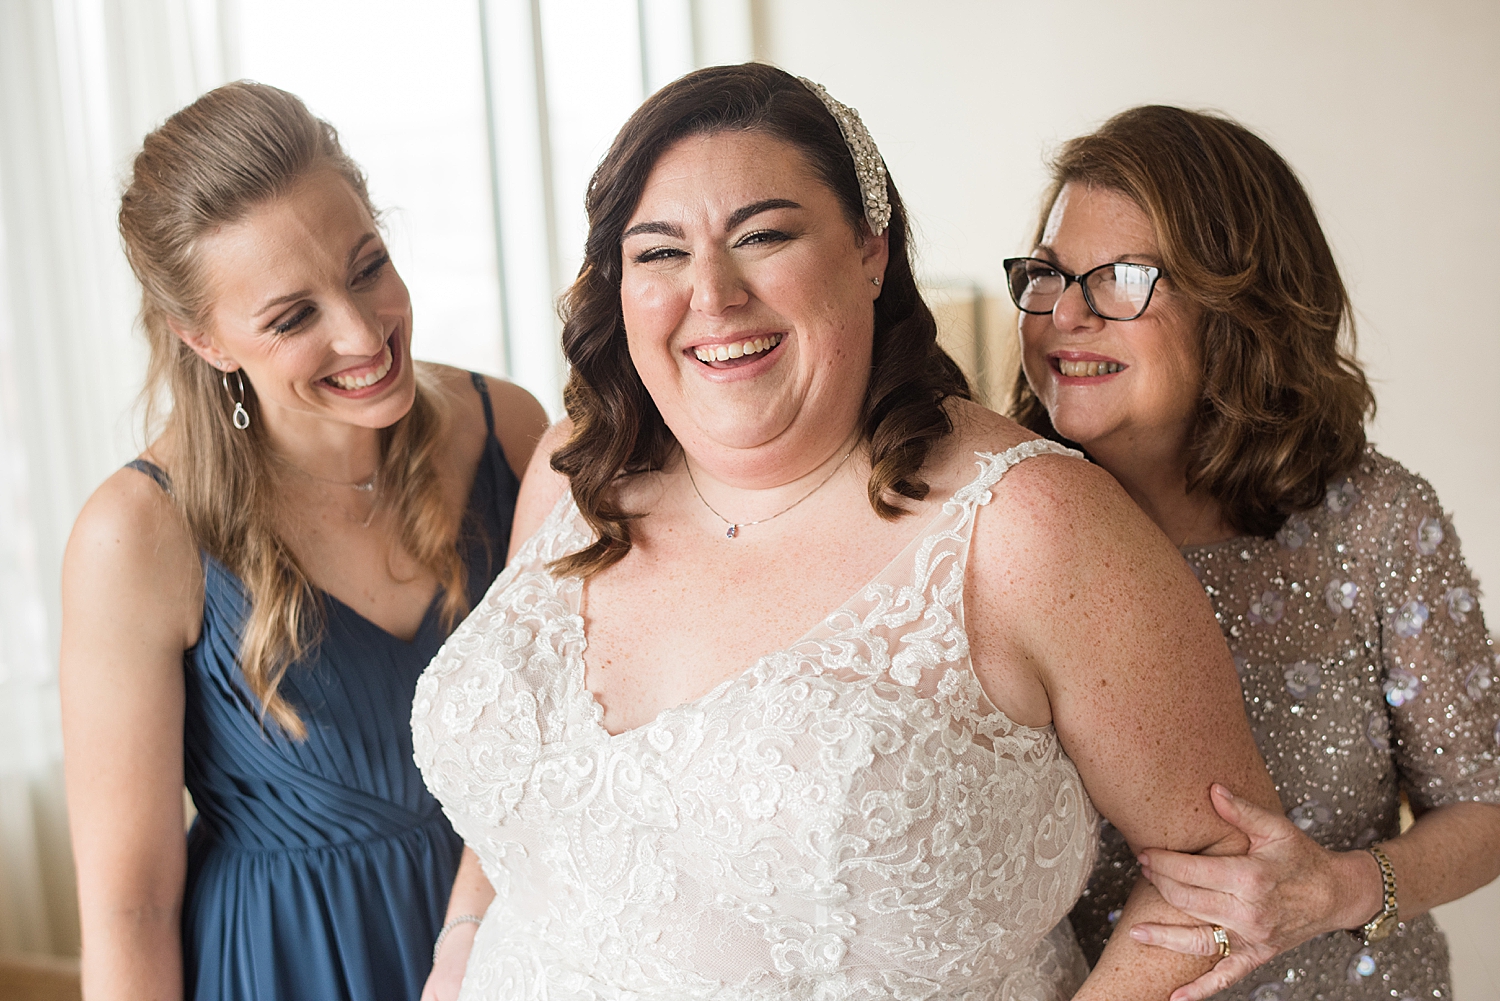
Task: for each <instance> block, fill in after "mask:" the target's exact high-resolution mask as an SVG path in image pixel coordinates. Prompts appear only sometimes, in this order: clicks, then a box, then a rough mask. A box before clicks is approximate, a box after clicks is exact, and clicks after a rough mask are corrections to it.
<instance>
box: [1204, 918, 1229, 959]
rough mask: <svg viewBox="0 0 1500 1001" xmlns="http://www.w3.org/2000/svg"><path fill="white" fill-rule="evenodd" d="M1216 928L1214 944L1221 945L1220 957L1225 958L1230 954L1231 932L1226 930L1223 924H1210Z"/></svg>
mask: <svg viewBox="0 0 1500 1001" xmlns="http://www.w3.org/2000/svg"><path fill="white" fill-rule="evenodd" d="M1209 927H1210V928H1212V929H1213V930H1214V944H1215V945H1217V946H1218V947H1219V958H1220V959H1224V958H1225V957H1227V956H1228V955H1229V933H1228V932H1227V931H1225V930H1224V926H1223V925H1209Z"/></svg>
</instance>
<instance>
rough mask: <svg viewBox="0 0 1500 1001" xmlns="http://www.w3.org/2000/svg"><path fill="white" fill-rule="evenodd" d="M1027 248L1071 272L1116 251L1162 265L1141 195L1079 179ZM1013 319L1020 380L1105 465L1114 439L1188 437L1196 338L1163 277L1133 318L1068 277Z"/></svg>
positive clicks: (1195, 390)
mask: <svg viewBox="0 0 1500 1001" xmlns="http://www.w3.org/2000/svg"><path fill="white" fill-rule="evenodd" d="M1032 256H1034V257H1039V258H1042V259H1044V260H1047V261H1050V262H1052V263H1053V264H1055V265H1057V266H1058V268H1060V269H1061V270H1063V271H1065V272H1067V273H1069V274H1075V275H1077V274H1083V273H1084V272H1085V271H1088V270H1089V269H1090V268H1095V267H1098V266H1099V265H1101V264H1108V263H1111V262H1114V261H1129V262H1135V263H1141V264H1151V265H1155V266H1156V267H1161V266H1162V262H1161V257H1160V251H1159V250H1158V248H1157V244H1156V235H1155V233H1154V232H1153V231H1152V227H1151V220H1150V219H1149V218H1148V217H1147V216H1146V213H1145V212H1143V211H1142V210H1141V208H1140V206H1139V205H1137V204H1136V203H1135V202H1134V201H1132V200H1131V199H1130V198H1129V197H1127V196H1125V195H1123V194H1120V193H1119V192H1117V191H1111V190H1109V189H1107V188H1098V187H1088V186H1085V185H1081V184H1076V183H1070V184H1067V185H1064V186H1063V189H1062V191H1061V192H1060V193H1059V194H1058V196H1057V201H1056V202H1054V203H1053V205H1052V212H1051V214H1050V215H1049V216H1048V218H1047V226H1046V229H1045V231H1044V232H1043V234H1042V242H1041V244H1040V245H1039V246H1038V247H1037V248H1036V250H1035V251H1034V252H1033V254H1032ZM1020 327H1021V360H1022V365H1023V367H1024V368H1025V371H1026V380H1027V382H1029V383H1030V384H1031V388H1032V391H1033V392H1035V393H1036V395H1037V398H1038V399H1039V400H1040V401H1041V402H1042V405H1043V406H1045V407H1046V408H1047V413H1048V415H1049V416H1050V417H1051V418H1052V426H1053V427H1054V428H1056V429H1057V431H1058V433H1060V434H1062V435H1063V436H1065V437H1067V438H1071V439H1072V440H1073V441H1076V442H1078V443H1079V444H1081V445H1083V446H1084V447H1085V448H1088V449H1089V450H1090V452H1093V453H1095V454H1096V455H1097V456H1098V457H1099V458H1100V461H1101V462H1103V463H1104V464H1105V466H1106V468H1108V467H1109V466H1110V462H1109V458H1108V455H1109V454H1111V453H1114V454H1118V452H1119V450H1121V449H1135V448H1140V447H1142V446H1146V447H1149V448H1150V450H1152V451H1155V450H1157V449H1158V448H1159V447H1160V446H1162V445H1172V446H1174V447H1177V448H1181V447H1184V446H1185V445H1186V442H1187V439H1188V434H1189V432H1190V431H1191V429H1192V424H1193V419H1194V415H1195V414H1196V412H1197V408H1198V401H1199V398H1200V396H1201V394H1202V389H1203V364H1202V346H1201V338H1200V336H1199V333H1198V311H1197V309H1196V307H1194V306H1193V305H1192V304H1191V303H1189V302H1187V301H1185V300H1184V299H1183V298H1182V296H1181V295H1179V294H1178V292H1177V290H1176V289H1175V288H1173V286H1172V283H1171V279H1170V277H1163V278H1162V279H1161V280H1160V281H1159V282H1158V284H1157V287H1156V292H1155V294H1154V295H1153V296H1152V298H1151V304H1150V305H1149V306H1148V307H1147V308H1146V311H1145V312H1144V313H1142V314H1141V315H1140V316H1139V317H1138V318H1136V319H1134V320H1105V319H1101V318H1100V317H1098V316H1095V315H1094V314H1093V313H1092V312H1090V310H1089V308H1088V305H1087V304H1086V303H1085V302H1084V299H1083V292H1082V290H1081V289H1080V288H1079V287H1078V285H1077V283H1074V284H1071V285H1069V286H1068V289H1067V291H1066V292H1065V293H1064V294H1063V296H1062V297H1061V298H1060V299H1059V300H1058V301H1057V305H1056V307H1055V308H1054V309H1053V310H1052V312H1051V313H1048V314H1045V315H1042V316H1033V315H1029V314H1025V313H1023V314H1021V321H1020ZM1090 373H1095V374H1090Z"/></svg>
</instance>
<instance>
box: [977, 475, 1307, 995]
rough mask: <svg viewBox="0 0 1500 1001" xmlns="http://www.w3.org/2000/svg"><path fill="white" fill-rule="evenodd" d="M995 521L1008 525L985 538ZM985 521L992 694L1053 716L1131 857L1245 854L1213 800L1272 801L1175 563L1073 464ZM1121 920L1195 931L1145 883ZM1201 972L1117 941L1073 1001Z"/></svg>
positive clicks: (1171, 983) (1204, 965) (983, 568)
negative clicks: (1232, 788)
mask: <svg viewBox="0 0 1500 1001" xmlns="http://www.w3.org/2000/svg"><path fill="white" fill-rule="evenodd" d="M993 509H998V510H1000V511H1002V512H1003V514H1002V515H1000V516H997V517H994V518H993V519H992V521H991V523H990V524H989V525H986V524H985V521H984V517H985V516H989V515H990V514H991V513H992V511H993ZM985 516H982V517H981V520H980V522H979V525H978V527H977V528H976V531H975V536H974V550H973V555H972V557H971V564H970V565H971V571H970V573H971V578H974V583H975V584H976V585H978V586H977V587H975V588H973V590H972V592H971V593H972V594H973V598H972V599H970V600H969V602H968V604H969V606H970V608H971V609H972V610H973V614H972V615H971V616H970V619H969V624H970V638H971V644H972V646H973V649H974V651H975V666H976V669H977V670H978V671H979V673H980V677H981V680H982V681H984V682H985V684H986V688H987V690H989V691H992V692H996V693H1016V695H1015V697H1016V699H1017V701H1016V704H1017V705H1018V706H1021V707H1024V708H1025V709H1026V711H1028V712H1032V713H1033V717H1032V719H1029V720H1026V722H1032V723H1033V724H1034V725H1035V724H1039V723H1042V722H1045V721H1046V720H1045V719H1044V718H1042V717H1045V716H1050V721H1051V723H1052V724H1053V725H1054V726H1055V727H1056V730H1057V734H1058V737H1059V739H1060V740H1061V742H1062V745H1063V748H1064V750H1066V751H1067V753H1068V756H1069V757H1070V758H1071V759H1072V761H1073V763H1074V764H1075V765H1076V766H1077V768H1078V771H1079V774H1080V775H1081V776H1082V778H1083V782H1084V786H1085V788H1086V789H1087V790H1088V793H1089V796H1090V797H1091V798H1092V799H1093V801H1094V804H1095V805H1096V806H1097V807H1098V808H1099V810H1100V812H1101V813H1103V814H1104V816H1105V817H1106V818H1108V819H1109V821H1110V822H1111V823H1112V824H1114V825H1115V826H1116V827H1117V828H1118V829H1119V830H1120V832H1121V833H1122V834H1123V835H1124V836H1125V838H1126V840H1127V841H1128V842H1129V843H1130V845H1131V846H1132V848H1134V849H1135V850H1137V851H1139V850H1141V849H1142V848H1145V847H1148V846H1149V847H1166V848H1172V849H1174V850H1177V851H1184V852H1205V853H1208V854H1234V853H1240V852H1243V851H1244V850H1245V848H1246V847H1247V845H1248V839H1246V837H1245V836H1244V835H1243V834H1242V833H1241V832H1239V831H1238V830H1236V829H1235V828H1234V827H1232V826H1231V825H1229V824H1228V823H1226V822H1225V821H1224V820H1223V819H1221V818H1220V817H1219V816H1218V815H1217V814H1216V813H1215V811H1214V809H1213V806H1212V804H1211V802H1210V800H1209V795H1208V790H1209V787H1210V785H1212V783H1214V782H1215V781H1229V782H1234V783H1239V788H1241V789H1243V790H1245V792H1246V795H1247V796H1248V797H1249V798H1251V799H1253V800H1254V801H1255V802H1258V803H1262V804H1265V805H1267V806H1268V807H1272V808H1274V807H1275V806H1276V805H1277V802H1278V801H1277V798H1276V793H1275V789H1274V787H1273V786H1272V784H1271V780H1270V776H1269V775H1267V773H1266V770H1265V766H1264V764H1263V763H1262V762H1261V759H1260V755H1259V753H1258V752H1257V751H1256V748H1255V744H1254V740H1253V738H1252V736H1251V733H1250V728H1249V724H1248V723H1247V722H1246V720H1245V714H1244V709H1243V706H1242V703H1241V696H1240V692H1239V687H1238V685H1237V683H1236V680H1235V673H1234V668H1233V663H1232V661H1231V660H1230V656H1229V651H1228V649H1227V647H1226V646H1225V644H1224V640H1223V637H1222V636H1221V634H1220V632H1219V629H1218V626H1217V624H1216V623H1215V621H1214V618H1213V614H1212V611H1211V610H1210V608H1209V605H1208V602H1207V599H1206V597H1205V596H1204V594H1203V592H1202V589H1201V588H1200V587H1199V586H1198V584H1197V582H1196V581H1195V580H1194V579H1193V577H1192V574H1191V573H1190V572H1189V571H1188V569H1187V567H1186V566H1185V564H1184V563H1183V561H1182V559H1181V557H1180V556H1179V555H1178V554H1177V553H1176V552H1175V551H1174V550H1173V549H1172V547H1171V545H1170V544H1169V543H1168V542H1167V540H1166V539H1165V538H1164V537H1163V536H1162V535H1161V533H1160V532H1159V531H1158V530H1157V529H1156V528H1155V526H1154V525H1152V524H1151V523H1150V522H1149V521H1148V520H1146V518H1145V516H1144V515H1142V514H1141V513H1140V511H1139V510H1138V509H1137V508H1136V507H1135V506H1134V505H1133V504H1132V503H1131V502H1130V500H1129V498H1128V497H1126V496H1125V494H1124V492H1123V491H1121V490H1120V489H1119V487H1118V486H1117V485H1116V484H1115V483H1114V482H1113V481H1112V480H1110V479H1109V478H1108V476H1107V475H1106V474H1104V473H1103V472H1102V471H1101V470H1098V469H1097V468H1093V467H1089V466H1085V465H1084V464H1083V463H1080V462H1078V461H1076V460H1071V459H1062V458H1039V459H1034V460H1031V461H1029V462H1026V463H1023V464H1022V465H1020V466H1018V467H1017V468H1016V469H1015V470H1013V471H1012V472H1011V473H1009V474H1008V475H1007V477H1006V479H1005V480H1003V481H1002V482H1001V484H1000V486H999V487H997V490H996V500H995V502H994V503H992V504H991V505H990V509H987V511H986V515H985ZM1014 665H1025V668H1018V667H1015V666H1014ZM1029 686H1035V687H1034V688H1033V689H1032V690H1033V691H1035V692H1037V693H1039V698H1037V699H1032V698H1028V697H1027V695H1026V693H1027V691H1028V688H1029ZM1038 706H1039V707H1040V708H1037V707H1038ZM1002 708H1004V706H1003V705H1002ZM1226 776H1233V778H1226ZM1121 920H1122V921H1125V920H1129V921H1141V920H1154V921H1161V922H1169V923H1176V924H1190V923H1193V919H1191V918H1188V917H1186V916H1184V915H1181V914H1179V913H1177V912H1176V911H1175V910H1174V909H1173V908H1171V907H1170V906H1169V905H1168V904H1167V903H1166V902H1165V901H1164V900H1163V899H1162V898H1161V895H1160V894H1159V893H1158V892H1157V891H1156V889H1155V888H1153V887H1151V886H1150V885H1149V884H1144V883H1143V884H1141V885H1138V886H1137V887H1136V889H1135V891H1134V892H1133V893H1132V895H1131V898H1130V901H1129V903H1128V905H1127V907H1126V912H1125V916H1124V917H1122V919H1121ZM1210 965H1211V964H1210V963H1209V961H1208V960H1207V959H1204V958H1200V957H1193V956H1183V955H1176V954H1173V955H1170V956H1168V955H1165V954H1163V952H1162V951H1161V950H1152V949H1148V948H1147V947H1145V946H1143V945H1142V944H1140V943H1138V942H1134V941H1132V940H1131V939H1129V938H1128V937H1126V936H1115V937H1114V938H1113V939H1111V942H1110V944H1109V946H1108V948H1106V950H1105V952H1104V954H1103V956H1102V957H1101V958H1100V961H1099V963H1098V964H1097V965H1096V967H1095V969H1094V972H1093V974H1092V975H1091V976H1090V977H1089V980H1088V982H1087V983H1086V984H1085V985H1084V987H1083V989H1082V990H1081V991H1080V993H1079V994H1078V995H1077V997H1078V998H1079V999H1084V998H1108V999H1112V1001H1124V999H1130V998H1141V999H1147V998H1150V999H1155V1001H1160V999H1162V998H1165V997H1166V996H1167V995H1168V994H1170V993H1171V991H1172V989H1173V988H1175V987H1177V986H1178V985H1180V984H1183V983H1186V982H1188V981H1190V980H1192V979H1194V978H1195V977H1197V976H1198V975H1200V974H1201V973H1203V972H1204V971H1205V970H1207V969H1208V968H1209V966H1210Z"/></svg>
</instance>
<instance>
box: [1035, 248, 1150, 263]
mask: <svg viewBox="0 0 1500 1001" xmlns="http://www.w3.org/2000/svg"><path fill="white" fill-rule="evenodd" d="M1032 253H1033V254H1046V255H1047V256H1048V257H1050V258H1052V263H1053V264H1056V265H1057V266H1058V267H1062V262H1061V261H1059V260H1058V259H1057V258H1058V254H1057V251H1055V250H1053V249H1052V248H1051V247H1049V246H1048V245H1047V244H1045V243H1043V244H1038V245H1037V247H1036V249H1034V250H1033V251H1032ZM1104 263H1105V264H1149V265H1151V266H1152V267H1154V268H1159V267H1161V266H1162V263H1161V258H1159V257H1157V256H1156V255H1155V254H1137V253H1134V252H1130V253H1124V254H1121V255H1120V256H1119V257H1116V258H1115V259H1114V260H1112V261H1105V262H1104Z"/></svg>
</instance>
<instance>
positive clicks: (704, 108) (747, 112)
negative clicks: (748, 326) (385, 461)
mask: <svg viewBox="0 0 1500 1001" xmlns="http://www.w3.org/2000/svg"><path fill="white" fill-rule="evenodd" d="M724 131H736V132H754V133H759V134H761V135H765V136H769V137H771V138H774V139H777V140H779V141H781V142H784V143H787V144H789V145H791V146H793V147H795V148H796V149H797V150H798V151H799V152H800V153H801V154H802V155H803V156H804V157H805V158H806V159H807V162H808V164H809V165H810V166H811V167H812V168H813V171H814V172H815V173H816V175H817V176H818V177H819V178H820V179H821V180H822V181H823V183H824V184H826V185H827V186H828V187H829V189H830V190H831V191H833V193H834V194H835V195H836V196H837V197H838V200H839V203H840V205H842V207H843V210H844V215H845V218H846V219H847V220H848V222H849V225H850V226H851V227H853V228H854V231H855V232H856V233H860V234H868V232H869V230H868V228H867V226H866V223H865V212H864V202H863V201H862V199H861V196H860V190H859V181H858V179H857V177H856V175H855V172H854V158H853V156H852V155H851V154H850V152H849V147H848V145H847V144H846V143H845V142H844V138H843V134H842V133H841V132H840V131H839V126H838V123H837V122H836V121H835V120H834V118H833V116H832V115H831V114H829V112H828V110H827V108H825V107H824V106H823V103H822V102H821V101H820V100H819V99H818V98H817V97H816V96H815V95H814V94H813V93H812V92H811V91H809V90H808V89H807V87H805V86H804V85H803V84H802V83H800V82H799V81H798V80H797V79H796V78H795V77H793V76H791V75H790V74H788V73H785V72H783V71H782V70H779V69H776V68H775V67H772V66H765V65H762V64H758V63H745V64H743V65H739V66H714V67H710V68H708V69H702V70H698V71H697V72H694V73H689V74H688V75H687V76H685V77H682V78H681V79H680V80H677V81H675V82H673V83H671V84H668V85H667V86H666V87H663V88H662V89H661V90H659V91H657V92H656V94H654V95H653V96H652V97H651V98H650V99H649V100H647V101H646V103H644V104H643V105H641V107H640V108H639V109H637V110H636V112H635V114H633V115H631V116H630V120H629V121H627V122H626V123H625V127H624V128H622V129H621V130H620V134H619V135H618V136H616V137H615V141H614V144H613V145H612V146H611V147H610V149H609V152H608V153H607V154H606V155H605V157H604V159H603V161H601V162H600V164H599V167H598V169H597V170H596V171H595V172H594V176H593V179H592V180H591V181H590V182H589V189H588V196H587V199H586V202H585V204H586V206H587V210H588V218H589V235H588V241H587V243H586V244H585V246H584V259H583V266H582V268H581V269H580V270H579V272H578V278H577V280H576V281H575V282H574V283H573V285H572V287H571V288H570V289H569V290H568V292H567V294H566V295H565V296H564V297H563V303H562V309H563V320H564V323H563V352H564V354H566V355H567V358H568V361H569V362H570V363H571V364H572V373H571V375H570V376H569V378H568V384H567V386H566V388H565V389H564V393H563V401H564V403H565V404H566V406H567V410H568V416H569V417H570V418H572V421H573V432H572V436H571V437H570V438H569V439H568V441H567V442H566V443H565V444H564V445H563V446H562V447H561V448H559V449H558V450H557V451H556V452H555V453H553V456H552V468H553V469H555V470H557V471H558V472H560V473H563V474H565V475H566V476H567V477H568V478H569V480H570V482H571V485H572V491H573V499H574V500H575V501H576V502H577V504H578V509H579V511H580V512H581V513H582V514H583V517H584V519H585V520H586V521H587V522H588V523H589V525H590V526H591V527H592V528H593V529H594V531H595V532H596V533H597V535H598V540H597V541H596V542H595V543H593V545H591V546H588V547H587V548H585V549H583V550H580V551H579V552H577V553H575V554H573V555H571V556H568V557H565V558H563V559H562V560H559V561H558V563H557V565H556V569H557V570H558V572H560V573H565V574H581V575H583V576H589V575H592V574H595V573H598V572H599V571H601V570H603V569H605V568H606V567H608V566H610V565H612V564H614V563H616V562H618V561H619V560H620V559H622V558H623V557H624V556H625V554H626V553H628V552H629V551H630V521H631V519H632V518H634V517H636V516H637V515H635V514H632V513H631V512H627V511H625V510H623V509H622V507H621V506H620V504H619V503H618V500H617V495H616V488H617V486H618V483H619V480H620V477H622V476H625V475H629V474H633V473H640V472H645V471H647V470H652V469H660V468H662V466H664V465H665V464H666V462H667V461H668V459H669V458H670V457H671V455H672V450H673V449H674V448H676V447H677V442H676V439H675V438H674V437H673V435H672V432H671V431H670V430H668V428H667V425H666V422H664V421H663V420H662V417H661V413H660V411H658V410H657V408H656V404H655V403H654V402H653V401H652V399H651V396H650V394H649V393H647V392H646V387H645V386H644V385H643V384H642V383H641V379H640V376H639V375H638V374H637V373H636V371H635V366H634V364H633V363H632V362H631V360H630V353H629V348H628V346H627V344H626V339H625V323H624V319H623V316H622V314H621V308H620V277H621V261H620V242H621V236H622V234H623V233H624V231H625V227H626V225H627V224H628V223H629V221H630V217H631V214H632V213H633V212H634V211H635V208H636V205H637V204H638V203H639V202H640V198H641V192H642V190H643V189H644V188H645V185H646V180H647V178H648V177H649V176H650V174H651V170H652V168H653V167H655V165H656V161H657V160H658V159H659V158H660V157H661V155H662V154H663V153H665V152H666V151H667V149H668V148H669V147H671V146H672V145H673V144H674V143H676V142H678V141H679V140H681V139H683V138H686V137H688V136H697V135H707V134H712V133H716V132H724ZM886 193H887V196H888V197H889V198H890V202H891V221H890V228H889V230H888V231H887V232H888V233H889V234H890V236H889V239H890V263H889V264H888V265H887V267H886V272H885V278H884V280H883V285H882V288H881V293H880V297H879V298H878V299H876V300H875V340H874V353H873V356H872V360H871V368H870V381H869V386H868V388H867V389H866V391H865V398H864V404H863V409H862V411H861V417H860V424H861V427H860V430H861V434H862V436H863V440H864V441H866V442H867V443H868V444H869V448H870V461H871V465H872V467H873V468H872V470H871V473H870V480H869V484H868V494H869V498H870V506H871V507H873V508H874V509H875V511H876V512H877V513H878V514H879V515H880V516H881V517H882V518H892V519H893V518H897V517H900V516H901V515H902V514H903V513H904V511H903V509H902V508H901V507H900V506H898V505H897V504H894V503H892V497H893V496H895V497H907V498H911V499H914V500H920V499H922V498H923V497H925V496H927V484H926V482H924V481H923V480H922V478H921V475H920V472H921V469H922V465H923V463H925V462H926V460H927V455H928V453H929V451H931V449H932V446H933V444H934V443H936V442H937V441H939V440H941V439H942V438H943V437H944V436H945V435H947V434H949V433H951V432H952V430H953V425H952V423H951V422H950V420H949V419H948V414H947V412H946V410H945V409H944V407H943V400H944V399H946V398H947V397H950V396H956V397H962V398H964V399H968V398H969V397H970V391H969V384H968V381H967V380H966V379H965V378H964V376H963V373H962V372H960V371H959V368H958V366H957V365H956V364H955V363H954V362H953V359H951V358H949V357H948V355H947V354H946V353H944V351H943V350H942V348H940V347H938V345H937V326H936V324H935V322H934V321H933V317H932V312H931V311H930V310H929V309H928V308H927V304H926V303H925V302H923V301H922V296H921V294H920V293H919V292H918V291H917V283H916V279H915V277H914V276H913V274H912V266H911V257H910V250H909V248H908V245H907V226H906V212H905V209H904V208H903V206H902V203H901V196H900V195H899V194H898V193H897V191H896V185H895V183H894V182H892V181H889V180H888V181H887V184H886Z"/></svg>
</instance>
